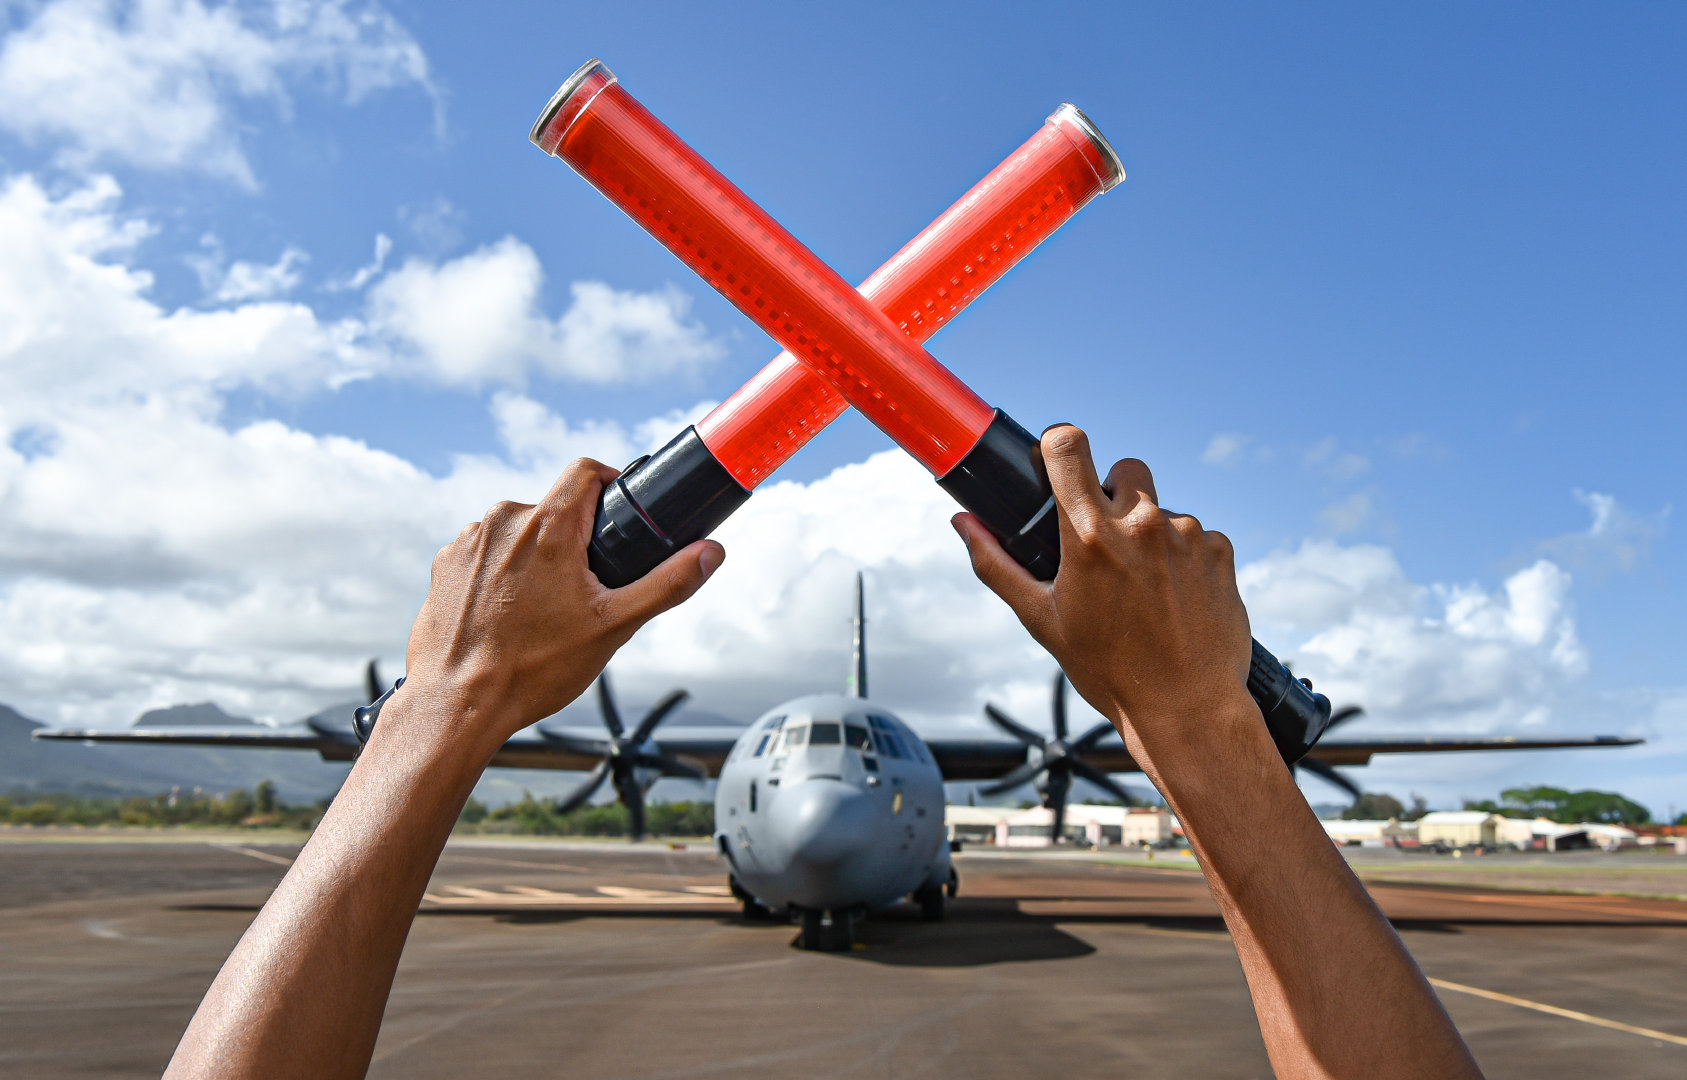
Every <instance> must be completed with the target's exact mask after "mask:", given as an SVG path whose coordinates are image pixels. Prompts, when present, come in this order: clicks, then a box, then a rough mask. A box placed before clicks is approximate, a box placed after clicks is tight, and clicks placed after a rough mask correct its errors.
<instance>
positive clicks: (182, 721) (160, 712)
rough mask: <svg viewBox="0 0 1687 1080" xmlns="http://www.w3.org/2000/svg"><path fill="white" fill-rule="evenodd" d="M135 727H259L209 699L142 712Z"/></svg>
mask: <svg viewBox="0 0 1687 1080" xmlns="http://www.w3.org/2000/svg"><path fill="white" fill-rule="evenodd" d="M134 726H135V727H257V726H258V724H257V722H256V721H255V720H252V719H250V718H248V717H245V716H230V715H229V714H228V713H226V712H223V710H222V709H221V708H219V707H218V706H216V705H213V704H212V703H211V702H209V701H202V702H200V703H199V704H197V705H171V706H170V707H169V708H167V709H153V710H152V711H151V712H144V713H141V715H140V717H139V719H137V720H136V721H135V725H134Z"/></svg>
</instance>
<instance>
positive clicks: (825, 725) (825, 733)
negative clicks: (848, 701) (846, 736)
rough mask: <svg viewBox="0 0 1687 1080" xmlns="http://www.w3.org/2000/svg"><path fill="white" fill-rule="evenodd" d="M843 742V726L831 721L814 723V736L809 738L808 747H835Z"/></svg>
mask: <svg viewBox="0 0 1687 1080" xmlns="http://www.w3.org/2000/svg"><path fill="white" fill-rule="evenodd" d="M841 742H843V725H842V724H836V723H832V722H831V721H824V720H822V721H816V722H815V725H814V734H813V735H812V736H810V738H809V740H808V743H809V745H810V746H836V745H838V744H839V743H841Z"/></svg>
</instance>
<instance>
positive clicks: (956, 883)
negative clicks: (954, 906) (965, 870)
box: [944, 866, 961, 900]
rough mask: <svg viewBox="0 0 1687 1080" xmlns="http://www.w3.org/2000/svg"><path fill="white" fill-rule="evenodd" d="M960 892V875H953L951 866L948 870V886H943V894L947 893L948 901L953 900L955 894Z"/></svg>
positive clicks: (953, 870) (953, 869)
mask: <svg viewBox="0 0 1687 1080" xmlns="http://www.w3.org/2000/svg"><path fill="white" fill-rule="evenodd" d="M960 891H961V875H959V874H957V873H955V868H954V867H953V866H951V867H950V868H949V884H948V885H946V886H944V892H947V893H948V894H949V899H951V900H953V899H954V898H955V894H956V893H958V892H960Z"/></svg>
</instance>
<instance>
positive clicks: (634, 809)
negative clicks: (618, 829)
mask: <svg viewBox="0 0 1687 1080" xmlns="http://www.w3.org/2000/svg"><path fill="white" fill-rule="evenodd" d="M629 796H631V797H630V798H629ZM621 798H622V801H623V802H625V803H626V804H627V813H629V814H631V815H632V819H633V822H632V829H633V840H634V842H635V843H636V842H637V841H639V840H643V839H644V824H645V822H644V792H643V791H642V790H640V789H639V786H638V785H637V784H634V785H633V786H632V790H631V791H627V792H622V795H621Z"/></svg>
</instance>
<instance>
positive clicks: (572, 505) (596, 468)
mask: <svg viewBox="0 0 1687 1080" xmlns="http://www.w3.org/2000/svg"><path fill="white" fill-rule="evenodd" d="M620 475H621V472H620V470H619V469H614V468H611V467H610V466H608V465H605V464H604V463H603V462H601V461H594V460H592V459H591V458H585V457H583V458H575V459H574V460H573V461H571V462H569V463H568V467H567V468H565V469H563V470H562V475H561V476H558V477H557V479H556V483H554V484H552V485H551V490H549V491H547V492H545V497H544V498H543V499H540V500H539V506H538V514H537V516H538V519H539V539H540V542H541V543H550V542H553V541H573V542H575V543H578V544H580V545H582V546H584V545H586V544H589V543H590V542H591V539H592V526H593V524H594V523H595V522H596V521H597V505H598V500H599V496H601V495H602V493H603V489H604V485H606V484H609V483H611V482H613V481H614V480H615V478H616V477H618V476H620ZM552 523H556V524H557V525H559V526H560V527H559V528H555V529H553V528H551V525H552ZM564 546H566V543H564Z"/></svg>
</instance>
